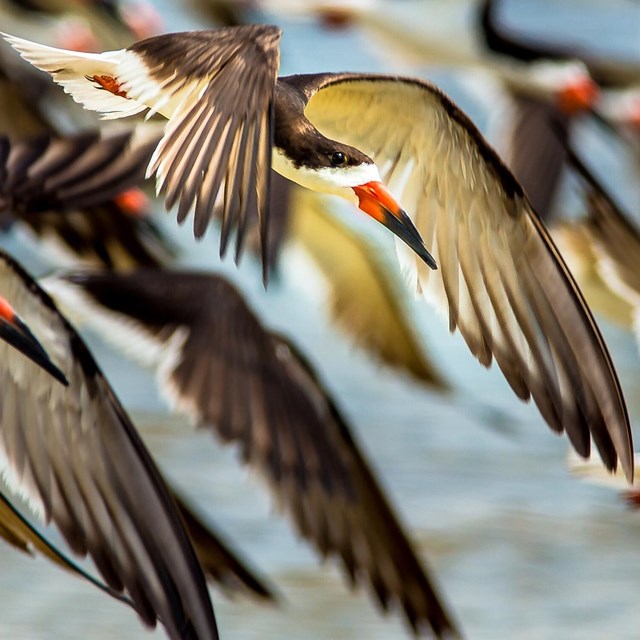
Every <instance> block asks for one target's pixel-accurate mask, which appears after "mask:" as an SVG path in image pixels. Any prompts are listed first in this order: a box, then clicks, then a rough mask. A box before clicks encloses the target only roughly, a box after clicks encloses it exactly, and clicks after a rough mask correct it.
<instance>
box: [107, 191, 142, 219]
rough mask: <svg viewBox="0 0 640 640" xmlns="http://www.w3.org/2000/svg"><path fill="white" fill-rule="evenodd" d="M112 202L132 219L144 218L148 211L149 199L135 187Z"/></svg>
mask: <svg viewBox="0 0 640 640" xmlns="http://www.w3.org/2000/svg"><path fill="white" fill-rule="evenodd" d="M114 200H115V201H116V204H117V205H118V206H119V207H120V209H122V211H123V213H125V214H127V215H128V216H131V217H132V218H144V217H146V215H147V213H148V211H149V198H147V196H146V194H145V193H144V191H141V190H140V189H138V188H137V187H134V188H133V189H128V190H127V191H124V192H123V193H121V194H120V195H117V196H116V197H115V198H114Z"/></svg>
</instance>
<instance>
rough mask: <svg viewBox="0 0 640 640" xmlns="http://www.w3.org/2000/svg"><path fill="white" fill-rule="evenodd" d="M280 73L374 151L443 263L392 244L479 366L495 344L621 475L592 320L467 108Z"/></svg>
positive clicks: (624, 447)
mask: <svg viewBox="0 0 640 640" xmlns="http://www.w3.org/2000/svg"><path fill="white" fill-rule="evenodd" d="M282 81H283V82H286V83H289V84H291V85H293V86H295V87H297V88H298V90H300V91H301V92H302V93H303V94H304V95H305V96H306V98H307V100H308V103H307V107H306V109H305V115H306V116H307V117H308V118H309V120H310V121H311V122H312V123H313V124H314V125H315V126H316V127H317V128H318V129H319V130H320V132H321V133H323V134H324V135H326V136H327V137H329V138H332V139H336V140H340V141H342V142H344V143H347V144H350V145H353V146H355V147H356V148H358V149H360V150H362V151H364V152H365V153H368V154H369V155H372V157H373V159H374V160H375V161H376V164H377V165H378V167H379V168H380V169H381V175H382V177H383V179H384V180H387V179H389V187H390V189H391V190H392V191H393V192H394V194H395V195H396V197H397V198H398V200H399V201H400V202H401V203H402V204H403V206H404V207H405V208H406V209H407V211H408V212H409V214H410V215H413V218H414V222H415V223H416V226H417V228H418V230H419V231H420V233H421V235H422V237H423V239H424V241H425V244H426V247H427V249H428V250H429V251H431V252H432V254H433V255H434V257H435V258H436V260H437V261H438V263H439V266H440V269H439V270H437V271H432V270H430V269H428V268H427V267H426V265H423V264H421V263H420V260H419V259H418V258H417V257H416V256H415V255H414V254H412V253H410V252H408V250H407V249H406V248H405V247H404V246H400V244H397V248H398V251H399V254H400V259H401V264H402V266H403V268H404V269H405V270H407V269H408V270H409V272H410V274H409V275H410V280H411V282H412V283H413V284H414V286H416V289H417V290H418V291H419V292H421V293H422V294H423V295H424V296H425V297H426V298H427V299H428V300H429V301H431V302H432V303H434V304H435V305H436V307H438V308H440V309H441V310H443V311H445V313H446V314H447V315H448V317H449V326H450V328H451V329H452V330H454V329H455V328H457V329H459V331H460V333H461V334H462V336H463V338H464V339H465V341H466V343H467V345H468V346H469V348H470V350H471V351H472V352H473V354H474V355H475V356H476V358H477V359H478V360H479V361H480V362H481V363H482V364H484V365H485V366H488V365H489V364H490V363H491V360H492V359H493V358H496V360H497V362H498V365H499V367H500V368H501V370H502V372H503V373H504V375H505V377H506V378H507V380H508V382H509V384H510V385H511V387H512V388H513V390H514V392H515V393H516V394H517V395H518V396H519V397H521V398H523V399H527V398H528V397H529V396H530V395H531V396H533V398H534V400H535V402H536V403H537V405H538V406H539V408H540V411H541V413H542V414H543V417H544V418H545V420H546V421H547V422H549V424H550V426H551V427H552V428H553V429H554V430H564V431H566V432H567V434H568V436H569V438H570V439H571V442H572V444H573V445H574V446H575V447H576V448H577V449H578V451H579V452H580V453H581V454H582V455H588V454H589V442H590V438H589V434H591V435H592V437H593V439H594V441H595V442H596V445H597V446H598V448H599V451H600V453H601V455H602V458H603V460H604V461H605V464H606V465H607V467H608V468H609V469H615V467H616V463H617V459H618V458H619V459H620V461H621V463H622V466H623V468H624V470H625V473H626V475H627V477H628V478H629V479H631V478H632V477H633V456H632V444H631V430H630V426H629V418H628V415H627V410H626V405H625V403H624V399H623V396H622V391H621V389H620V384H619V382H618V379H617V376H616V373H615V370H614V368H613V364H612V362H611V359H610V357H609V354H608V352H607V349H606V346H605V344H604V341H603V340H602V337H601V335H600V332H599V330H598V328H597V326H596V324H595V321H594V319H593V317H592V315H591V312H590V310H589V308H588V307H587V305H586V303H585V302H584V299H583V297H582V294H581V293H580V291H579V289H578V287H577V285H576V283H575V281H574V280H573V278H572V276H571V274H570V273H569V271H568V269H567V267H566V266H565V264H564V262H563V260H562V258H561V256H560V255H559V253H558V251H557V249H556V248H555V246H554V244H553V241H552V240H551V238H550V236H549V234H548V232H547V230H546V229H545V227H544V225H543V224H542V223H541V222H540V219H539V218H538V216H537V215H536V214H535V212H534V211H533V209H532V208H531V205H530V204H529V201H528V200H527V198H526V196H525V195H524V194H523V192H522V189H521V187H520V186H519V184H518V183H517V182H516V180H515V179H514V178H513V176H512V175H511V173H510V172H509V171H508V169H507V168H506V167H505V166H504V165H503V163H502V162H501V161H500V159H499V158H498V156H497V155H496V154H495V152H494V151H493V150H492V149H491V147H489V145H488V144H487V143H486V142H485V141H484V139H483V138H482V136H481V134H480V133H479V132H478V131H477V129H476V127H475V126H474V125H473V124H472V123H471V121H469V120H468V118H467V117H466V116H465V115H464V114H463V113H462V112H461V111H460V110H459V109H458V108H457V107H456V106H455V105H454V104H453V103H452V102H451V101H450V100H449V99H448V98H447V97H446V96H444V94H442V93H441V92H440V91H439V90H438V89H437V88H435V87H434V86H433V85H430V84H429V83H427V82H422V81H419V80H412V79H402V78H390V77H385V76H362V75H355V74H326V75H313V76H292V77H291V78H284V79H282ZM391 113H393V117H392V118H390V117H389V114H391ZM386 123H389V126H386ZM381 140H383V144H382V146H380V141H381ZM398 158H399V159H398ZM406 176H408V179H406ZM513 346H515V347H516V348H515V349H513V348H510V347H513Z"/></svg>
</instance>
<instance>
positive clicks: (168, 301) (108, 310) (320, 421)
mask: <svg viewBox="0 0 640 640" xmlns="http://www.w3.org/2000/svg"><path fill="white" fill-rule="evenodd" d="M65 282H67V283H68V284H67V286H69V285H72V284H75V285H76V286H75V288H79V289H80V290H81V291H82V292H83V294H84V295H83V296H82V297H83V298H84V299H85V300H87V299H88V300H91V301H92V304H91V308H92V309H93V310H95V311H96V313H92V314H91V315H92V317H94V318H95V317H97V316H100V315H103V316H109V317H111V319H112V320H116V319H118V320H119V323H120V324H121V325H126V324H127V323H129V324H131V323H133V324H134V325H136V326H137V328H138V332H139V333H143V332H144V333H146V334H147V335H149V336H150V337H151V336H154V337H155V339H156V340H164V341H167V340H168V341H169V342H170V338H167V336H168V332H170V331H177V330H178V327H182V329H183V330H184V331H185V333H186V338H185V340H184V341H183V342H182V343H181V346H180V348H179V349H180V351H179V353H177V354H176V355H175V357H174V358H173V362H174V365H173V367H170V368H167V369H166V371H165V375H166V376H167V377H166V383H165V390H166V391H168V392H169V394H170V397H171V399H172V401H173V403H174V405H175V406H177V408H178V409H181V410H183V411H184V410H188V411H189V412H190V413H191V415H192V416H193V417H194V418H195V420H196V422H197V423H198V424H200V425H206V426H210V427H211V428H213V429H214V430H215V432H216V433H217V434H218V435H219V436H220V437H221V438H222V439H223V440H225V441H232V442H234V443H237V444H238V445H239V447H240V450H241V455H242V457H243V459H244V460H245V461H246V462H247V463H248V464H250V465H251V466H252V467H253V468H254V469H256V470H258V471H259V472H260V473H261V475H263V476H264V477H265V478H266V480H267V482H268V483H269V486H270V487H271V489H272V492H273V493H274V495H275V496H276V498H277V500H278V504H279V505H280V506H281V507H282V508H283V510H285V511H286V512H287V513H288V514H289V515H290V517H291V518H292V519H293V521H294V523H295V526H296V528H297V529H298V531H299V532H300V533H301V534H302V535H303V536H304V537H306V538H307V539H308V540H310V541H311V542H312V543H313V544H314V545H315V546H316V547H317V548H318V549H319V551H320V552H321V553H322V554H323V555H331V556H334V557H336V558H338V559H339V560H340V562H341V563H342V564H343V566H344V568H345V571H346V572H347V574H348V576H349V578H350V580H351V582H352V583H353V584H356V583H364V584H367V585H370V586H371V587H372V588H373V590H374V592H375V593H376V594H377V598H378V600H379V601H380V603H381V604H382V605H383V606H385V605H386V604H387V603H391V602H396V603H398V604H400V605H401V606H402V608H403V610H404V612H405V615H406V618H407V620H408V621H409V622H410V624H412V626H414V628H416V629H419V630H422V629H423V628H426V627H427V626H430V627H431V628H432V630H433V631H434V633H435V635H437V636H438V637H450V636H454V637H455V636H456V635H457V632H456V628H455V622H454V621H453V620H452V618H451V616H450V614H449V613H448V612H447V610H446V608H445V606H444V605H443V604H442V602H441V599H440V596H439V594H438V590H437V587H436V586H435V585H434V584H433V582H432V579H431V577H430V576H429V573H428V571H427V569H426V568H425V567H424V566H423V564H422V562H421V561H420V559H419V557H418V556H417V554H416V552H415V551H414V549H413V547H412V545H411V543H410V541H409V539H408V537H407V534H406V533H405V532H404V530H403V527H402V525H401V524H400V522H399V520H398V518H397V516H396V515H395V513H394V512H393V510H392V508H391V505H390V504H389V501H388V499H387V497H386V496H385V494H384V491H383V489H382V488H381V487H380V485H379V483H378V480H377V478H376V477H375V475H374V473H373V471H372V470H371V469H370V468H369V465H368V463H367V461H366V459H365V457H364V455H363V454H362V452H361V451H360V448H359V446H358V444H357V442H355V441H354V438H353V436H352V435H351V432H350V429H349V427H348V426H347V424H346V422H345V421H344V419H343V418H342V416H341V414H340V412H339V410H338V409H337V407H336V406H335V405H334V403H333V401H332V400H331V397H330V396H329V394H328V392H327V390H326V389H325V388H324V387H323V385H322V383H321V382H320V380H319V379H318V378H317V377H316V374H315V372H314V371H313V368H312V367H311V365H310V364H309V363H308V362H307V361H306V360H305V358H304V356H303V355H302V354H301V353H300V352H299V351H298V350H297V349H296V348H295V347H294V346H293V345H292V344H291V343H290V342H288V341H287V340H285V339H284V338H282V337H281V336H278V335H275V334H272V333H270V332H268V331H266V330H265V329H264V328H263V327H262V326H261V325H260V323H259V322H258V320H257V318H256V317H255V316H254V315H253V314H252V313H251V311H250V310H249V309H248V308H247V307H246V305H245V303H244V302H243V301H242V299H241V298H240V296H239V295H238V293H237V292H235V290H234V289H233V288H232V287H231V286H230V285H229V284H228V283H226V282H225V281H223V280H222V279H220V278H217V277H215V276H212V275H208V274H198V273H180V272H152V271H139V272H136V273H133V274H131V275H129V276H125V277H112V276H109V275H106V274H97V273H96V274H87V273H85V274H77V275H73V274H71V275H69V276H67V277H66V278H65V280H63V281H62V282H59V285H58V287H57V291H58V293H61V294H64V291H65V290H64V284H65ZM60 285H62V286H60ZM75 300H76V301H77V300H78V298H75ZM134 300H135V301H137V303H136V304H135V305H134V304H133V301H134ZM70 301H71V300H70ZM98 305H102V306H103V307H104V308H102V309H101V310H98ZM79 306H80V305H78V304H76V309H77V308H79ZM161 336H163V337H161ZM105 337H106V338H107V339H116V340H117V338H116V335H115V332H108V333H106V334H105Z"/></svg>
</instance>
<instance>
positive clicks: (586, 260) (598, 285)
mask: <svg viewBox="0 0 640 640" xmlns="http://www.w3.org/2000/svg"><path fill="white" fill-rule="evenodd" d="M588 227H589V222H588V220H579V221H576V222H571V223H569V222H563V223H562V224H560V225H555V226H554V227H553V230H552V234H553V239H554V241H555V243H556V245H557V246H558V249H560V253H561V254H562V255H563V256H564V258H565V260H566V262H567V264H568V265H569V268H570V269H571V273H572V274H573V275H574V277H575V278H576V280H577V281H578V283H579V284H580V289H581V290H582V293H583V294H584V297H585V298H586V300H587V302H588V303H589V306H590V307H591V309H593V311H594V312H595V313H596V314H598V315H600V316H604V317H605V318H606V319H607V320H609V322H612V323H614V324H617V325H618V326H620V327H622V328H623V329H627V330H630V329H631V328H632V322H633V306H632V305H631V304H630V303H629V302H628V301H627V300H626V299H625V298H623V297H621V296H620V295H619V294H618V293H616V292H614V291H612V289H611V287H610V282H607V281H606V280H605V279H604V278H603V274H602V273H601V269H600V265H599V260H598V255H597V252H598V250H597V248H596V247H595V246H594V238H593V235H592V233H591V231H590V230H589V228H588ZM625 297H626V296H625Z"/></svg>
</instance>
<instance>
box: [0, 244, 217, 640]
mask: <svg viewBox="0 0 640 640" xmlns="http://www.w3.org/2000/svg"><path fill="white" fill-rule="evenodd" d="M0 295H2V297H3V298H4V299H6V300H7V301H8V302H9V303H10V305H11V307H12V309H15V311H16V312H17V313H18V314H19V317H21V318H24V320H25V322H27V323H28V325H29V326H30V327H31V330H32V331H33V334H34V335H36V336H37V340H38V341H39V342H40V343H41V345H42V348H43V349H44V350H45V351H46V354H48V355H49V357H50V359H51V361H52V362H53V364H54V365H55V366H56V367H57V368H58V369H59V371H60V372H62V375H63V376H64V378H65V379H66V381H67V382H68V385H65V384H63V382H64V381H61V380H60V379H59V378H58V379H56V377H55V372H53V371H49V370H46V364H45V370H43V368H42V367H41V366H40V363H41V362H42V359H40V360H39V361H38V364H36V363H34V362H32V360H29V359H26V358H25V357H24V356H23V355H22V354H21V353H19V352H18V351H16V350H15V349H14V348H13V347H12V346H10V345H8V344H6V343H5V342H0V384H1V385H2V389H3V400H2V406H1V407H0V453H1V454H2V455H1V458H2V461H1V468H2V471H3V474H4V476H5V479H6V480H7V481H8V483H9V486H10V487H11V488H12V489H13V490H18V491H20V492H21V493H22V494H23V495H25V496H26V497H27V498H28V500H29V504H30V505H31V507H32V509H33V510H35V511H36V512H39V513H41V514H42V515H43V516H44V519H45V521H47V522H49V521H52V522H53V523H54V524H55V525H56V526H57V527H58V529H59V530H60V532H61V534H62V536H63V537H64V539H65V540H66V542H67V543H68V545H69V547H70V549H71V551H72V552H73V553H74V554H76V555H78V556H81V557H83V556H86V555H89V556H90V557H91V558H92V560H93V561H94V564H95V566H96V568H97V570H98V572H99V573H100V575H101V576H102V578H103V580H104V581H105V583H106V584H107V586H108V587H109V588H110V589H112V590H114V591H116V592H119V593H121V594H124V595H126V596H127V597H128V598H129V599H130V600H131V602H132V605H133V607H134V608H135V610H136V612H137V613H138V615H139V616H140V618H141V620H142V622H143V623H144V624H145V625H147V626H152V627H153V626H155V625H156V623H157V621H161V622H162V624H163V625H164V626H165V629H166V631H167V634H168V635H169V637H171V638H173V639H176V640H177V639H179V638H184V637H191V638H207V639H211V638H217V637H218V632H217V627H216V622H215V618H214V614H213V608H212V605H211V600H210V598H209V594H208V591H207V587H206V583H205V579H204V575H203V572H202V569H201V567H200V564H199V562H198V559H197V557H196V554H195V551H194V549H193V546H192V544H191V542H190V540H189V537H188V534H187V532H186V530H185V528H184V525H183V523H182V519H181V517H180V515H179V513H178V511H177V508H176V506H175V503H174V502H173V499H172V497H171V494H170V492H169V490H168V488H167V487H166V485H165V484H164V482H163V481H162V478H161V476H160V473H159V471H158V469H157V468H156V466H155V464H154V462H153V460H152V459H151V456H150V454H149V453H148V452H147V450H146V448H145V447H144V444H143V442H142V440H141V439H140V437H139V435H138V434H137V432H136V430H135V428H134V426H133V424H132V423H131V421H130V419H129V417H128V416H127V414H126V412H125V410H124V408H123V407H122V405H121V404H120V403H119V401H118V400H117V398H116V396H115V393H114V392H113V390H112V388H111V387H110V385H109V383H108V382H107V380H106V379H105V377H104V376H103V374H102V372H101V371H100V369H99V368H98V366H97V364H96V362H95V361H94V359H93V357H92V356H91V354H90V352H89V350H88V349H87V347H86V346H85V344H84V342H83V341H82V339H81V338H80V336H79V335H78V334H77V333H76V332H75V330H74V329H73V328H72V326H71V325H70V324H69V323H68V322H67V320H66V319H65V318H64V317H63V316H62V315H61V314H60V312H59V311H58V309H57V307H56V306H55V304H54V302H53V301H52V300H51V298H50V297H49V296H48V295H47V294H46V293H45V292H44V291H43V290H42V289H41V288H40V287H39V286H38V284H37V283H36V282H35V281H34V280H33V278H32V277H31V276H29V275H28V273H27V272H26V271H25V270H24V269H23V268H22V267H21V266H20V265H19V264H18V263H17V262H16V261H15V260H14V259H13V258H11V257H10V256H9V254H7V253H6V252H1V253H0ZM8 315H10V314H8V313H7V314H5V316H8ZM5 324H6V323H5ZM9 324H10V322H9ZM14 324H15V322H14ZM20 328H21V327H20ZM23 333H24V331H23Z"/></svg>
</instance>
